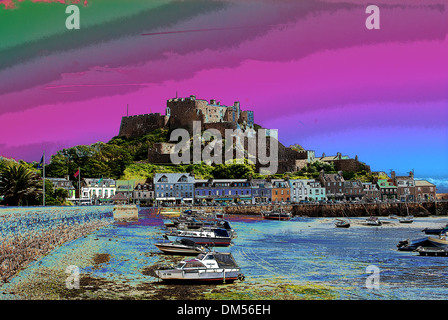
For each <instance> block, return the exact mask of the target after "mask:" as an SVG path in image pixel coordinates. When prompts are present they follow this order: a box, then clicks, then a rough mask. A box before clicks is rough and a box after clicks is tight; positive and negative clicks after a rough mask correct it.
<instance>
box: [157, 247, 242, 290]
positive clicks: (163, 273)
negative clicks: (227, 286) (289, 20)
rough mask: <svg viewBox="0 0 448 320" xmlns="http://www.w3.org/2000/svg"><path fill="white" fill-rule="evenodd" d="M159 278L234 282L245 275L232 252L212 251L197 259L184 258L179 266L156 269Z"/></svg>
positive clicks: (166, 279) (183, 280)
mask: <svg viewBox="0 0 448 320" xmlns="http://www.w3.org/2000/svg"><path fill="white" fill-rule="evenodd" d="M155 273H156V275H157V277H158V278H160V279H162V280H164V281H171V282H207V283H209V282H233V281H235V280H237V279H238V280H240V281H242V280H244V275H243V274H242V273H241V269H240V267H239V266H238V264H237V263H236V261H235V259H234V258H233V256H232V254H231V253H224V252H216V251H210V252H208V253H205V254H204V253H201V254H199V255H198V256H197V257H196V258H195V259H191V260H182V261H180V262H179V264H178V265H177V267H174V268H172V267H161V268H159V269H157V270H155Z"/></svg>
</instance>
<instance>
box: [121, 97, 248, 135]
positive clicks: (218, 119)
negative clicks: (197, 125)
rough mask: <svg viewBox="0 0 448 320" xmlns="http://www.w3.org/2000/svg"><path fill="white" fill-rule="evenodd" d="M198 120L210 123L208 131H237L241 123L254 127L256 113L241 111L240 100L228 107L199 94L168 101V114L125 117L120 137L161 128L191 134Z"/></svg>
mask: <svg viewBox="0 0 448 320" xmlns="http://www.w3.org/2000/svg"><path fill="white" fill-rule="evenodd" d="M194 121H200V122H201V123H202V125H203V126H205V125H206V124H207V127H208V128H216V129H218V130H220V131H222V130H224V128H236V127H237V126H238V125H239V124H244V125H245V126H246V127H252V128H253V125H254V113H253V111H244V110H241V109H240V102H239V101H235V102H234V104H233V105H231V106H225V105H221V103H220V102H217V101H216V99H211V100H210V101H207V100H203V99H196V96H195V95H190V96H189V97H186V98H177V97H176V98H171V99H168V100H167V103H166V108H165V115H161V114H160V113H147V114H140V115H132V116H127V117H123V118H122V120H121V125H120V132H119V134H118V135H119V136H126V137H127V138H131V137H139V136H142V135H145V134H147V133H148V132H150V131H153V130H155V129H158V128H168V129H176V128H184V129H187V130H189V131H191V130H192V126H193V122H194Z"/></svg>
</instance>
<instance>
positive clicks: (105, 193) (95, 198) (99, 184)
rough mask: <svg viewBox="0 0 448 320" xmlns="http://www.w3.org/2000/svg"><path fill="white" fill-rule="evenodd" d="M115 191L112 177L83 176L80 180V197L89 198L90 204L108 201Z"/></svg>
mask: <svg viewBox="0 0 448 320" xmlns="http://www.w3.org/2000/svg"><path fill="white" fill-rule="evenodd" d="M116 191H117V188H116V182H115V180H113V179H103V178H93V179H92V178H84V179H83V182H82V191H81V194H82V198H83V199H89V201H90V203H92V204H99V203H100V202H110V201H111V199H112V197H113V196H114V195H115V193H116Z"/></svg>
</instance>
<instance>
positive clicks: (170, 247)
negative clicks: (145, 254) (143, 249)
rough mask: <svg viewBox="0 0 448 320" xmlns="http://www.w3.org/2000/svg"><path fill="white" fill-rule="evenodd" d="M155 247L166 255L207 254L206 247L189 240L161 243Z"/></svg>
mask: <svg viewBox="0 0 448 320" xmlns="http://www.w3.org/2000/svg"><path fill="white" fill-rule="evenodd" d="M154 245H155V246H156V247H157V248H158V249H159V250H161V251H163V252H164V253H172V254H184V255H198V254H199V253H205V248H204V247H201V246H199V245H197V244H196V243H195V242H193V241H191V240H188V239H178V240H176V241H171V242H159V243H155V244H154Z"/></svg>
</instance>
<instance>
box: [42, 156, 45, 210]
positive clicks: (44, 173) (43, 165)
mask: <svg viewBox="0 0 448 320" xmlns="http://www.w3.org/2000/svg"><path fill="white" fill-rule="evenodd" d="M42 175H43V177H44V185H43V192H44V198H43V203H42V204H43V207H45V151H44V162H43V174H42Z"/></svg>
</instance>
